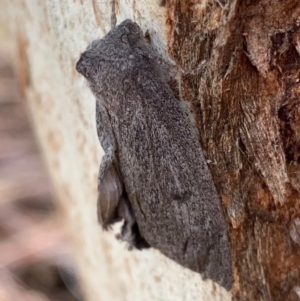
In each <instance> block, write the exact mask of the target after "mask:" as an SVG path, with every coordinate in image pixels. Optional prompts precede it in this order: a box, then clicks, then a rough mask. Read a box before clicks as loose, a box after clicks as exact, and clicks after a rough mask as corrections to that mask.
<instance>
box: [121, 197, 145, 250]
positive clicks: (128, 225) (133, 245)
mask: <svg viewBox="0 0 300 301" xmlns="http://www.w3.org/2000/svg"><path fill="white" fill-rule="evenodd" d="M118 211H119V213H118V215H119V216H120V217H121V218H122V219H124V224H123V226H122V230H121V233H120V234H118V235H117V238H118V239H120V240H122V241H125V242H126V243H127V244H128V249H129V250H132V249H139V250H140V249H144V248H149V247H150V246H149V244H148V243H147V242H146V240H145V239H144V238H143V237H142V236H141V234H140V231H139V228H138V224H137V222H136V219H135V216H134V212H133V210H132V207H131V204H130V203H129V201H128V199H127V197H125V196H123V197H122V199H121V201H120V203H119V206H118Z"/></svg>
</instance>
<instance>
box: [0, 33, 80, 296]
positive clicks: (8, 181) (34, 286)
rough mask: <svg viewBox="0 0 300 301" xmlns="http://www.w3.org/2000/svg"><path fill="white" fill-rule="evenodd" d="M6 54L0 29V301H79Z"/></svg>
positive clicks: (23, 103)
mask: <svg viewBox="0 0 300 301" xmlns="http://www.w3.org/2000/svg"><path fill="white" fill-rule="evenodd" d="M12 50H13V48H12V45H11V44H10V41H9V39H8V38H7V36H6V35H5V33H4V32H2V31H1V28H0V301H8V300H9V301H11V300H16V301H18V300H25V301H48V300H53V301H60V300H61V301H62V300H64V301H73V300H74V301H75V300H82V297H81V296H80V292H79V288H78V284H77V281H76V277H75V269H74V265H73V262H72V260H71V253H70V248H69V245H68V241H67V237H66V234H65V231H64V226H63V224H62V221H61V220H60V218H59V215H58V214H57V212H56V206H55V203H56V202H55V198H54V195H53V194H52V191H51V183H50V181H49V178H48V176H47V173H46V168H45V166H44V163H43V160H42V157H41V153H40V151H39V147H38V144H37V141H36V140H35V137H34V133H33V131H32V128H31V125H30V120H29V117H28V116H29V114H27V111H26V101H25V100H24V99H22V97H21V95H20V94H19V92H18V90H19V89H18V80H17V76H16V74H15V72H14V67H13V52H12Z"/></svg>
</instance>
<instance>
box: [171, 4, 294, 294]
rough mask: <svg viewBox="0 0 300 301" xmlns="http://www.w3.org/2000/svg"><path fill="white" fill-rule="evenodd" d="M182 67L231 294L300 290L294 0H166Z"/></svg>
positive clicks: (176, 55)
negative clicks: (226, 250)
mask: <svg viewBox="0 0 300 301" xmlns="http://www.w3.org/2000/svg"><path fill="white" fill-rule="evenodd" d="M167 12H168V17H167V22H168V33H169V36H168V41H169V43H168V46H169V53H170V55H171V56H172V57H173V58H174V60H175V62H176V63H177V64H179V65H180V66H183V67H186V68H188V69H195V68H197V66H198V65H199V63H200V62H202V61H203V60H205V64H204V66H202V69H201V71H200V72H199V74H197V75H194V76H190V75H189V76H184V77H183V79H182V90H183V97H184V98H185V99H188V100H189V101H190V102H191V103H192V104H193V112H194V114H195V116H196V119H197V122H198V127H199V130H200V134H201V141H202V145H203V147H204V149H205V150H206V153H207V159H208V160H209V161H210V162H211V164H210V168H211V171H212V173H213V176H214V180H215V183H216V185H217V188H218V191H219V194H220V196H221V198H222V200H223V205H224V209H225V212H226V213H227V218H228V223H229V224H230V225H231V230H230V232H231V233H230V238H231V244H232V256H233V259H234V274H235V285H234V289H233V295H234V296H235V298H236V299H237V300H298V299H299V296H298V295H297V294H299V292H298V291H299V279H300V275H299V268H300V256H299V255H300V254H299V245H300V244H299V243H300V239H299V234H298V233H299V213H300V211H299V210H300V208H299V197H300V195H299V192H300V181H299V180H300V176H299V163H300V156H299V155H300V135H299V133H300V107H299V103H300V102H299V96H300V89H299V88H300V85H299V67H300V56H299V54H300V44H299V43H300V42H299V41H300V27H299V26H300V2H299V1H297V0H284V1H279V0H278V1H274V0H261V1H250V0H245V1H217V0H216V1H209V0H208V1H176V0H171V1H170V2H168V3H167Z"/></svg>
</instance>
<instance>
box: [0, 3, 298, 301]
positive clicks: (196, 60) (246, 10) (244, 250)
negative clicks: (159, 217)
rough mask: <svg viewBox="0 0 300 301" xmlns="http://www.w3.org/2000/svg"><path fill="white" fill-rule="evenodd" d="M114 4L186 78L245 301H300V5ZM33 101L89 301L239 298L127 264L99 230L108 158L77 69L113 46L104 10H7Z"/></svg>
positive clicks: (154, 266) (129, 256) (172, 269)
mask: <svg viewBox="0 0 300 301" xmlns="http://www.w3.org/2000/svg"><path fill="white" fill-rule="evenodd" d="M149 2H150V1H146V0H143V1H134V0H131V1H125V0H120V1H117V3H116V9H117V20H118V23H119V22H121V21H122V20H123V19H126V18H131V19H134V20H135V21H136V22H137V23H139V24H140V25H141V27H142V28H143V30H144V31H145V32H146V31H148V34H149V36H150V38H151V42H152V43H153V45H154V47H155V48H156V49H157V51H159V52H160V53H161V54H162V55H163V56H164V57H165V58H166V59H169V60H172V61H173V62H174V64H176V65H178V66H180V67H181V68H183V69H185V70H192V71H193V72H185V73H183V74H181V78H180V86H181V89H180V90H181V96H182V97H183V98H184V99H185V100H187V101H189V102H190V103H191V109H192V113H193V114H194V116H195V120H196V122H197V126H198V129H199V133H200V139H201V143H202V146H203V149H204V150H205V153H206V158H207V160H208V162H209V168H210V170H211V172H212V175H213V178H214V182H215V184H216V187H217V190H218V193H219V196H220V198H221V200H222V205H223V208H224V213H225V216H226V218H227V221H228V225H229V236H230V241H231V249H232V258H233V270H234V286H233V289H232V292H231V293H232V296H233V297H234V299H235V300H259V301H267V300H268V301H269V300H274V301H275V300H288V301H290V300H298V299H299V296H300V284H299V280H300V273H299V272H300V256H299V255H300V254H299V246H300V234H299V233H300V207H299V200H300V173H299V164H300V134H299V133H300V109H299V103H300V101H299V99H300V98H299V95H300V80H299V66H300V17H299V16H300V2H299V1H298V0H243V1H242V0H239V1H238V0H230V1H229V0H198V1H185V0H168V1H160V2H159V1H157V2H155V1H152V2H151V3H149ZM4 3H5V7H4V10H2V12H1V13H2V14H3V18H2V19H3V20H5V24H6V25H7V26H8V27H9V28H10V30H11V33H12V35H13V37H14V39H15V41H16V49H17V54H18V55H17V57H18V71H19V75H20V84H21V89H22V91H23V94H24V96H26V98H27V100H28V105H29V108H30V110H31V113H32V117H33V121H34V124H35V128H36V132H37V135H38V137H39V140H40V143H41V146H42V148H43V150H44V154H45V157H46V161H47V163H48V167H49V170H50V173H51V176H52V179H53V182H54V186H55V188H56V192H57V194H58V196H59V198H60V203H59V206H60V208H61V212H62V216H63V217H64V219H65V221H66V225H67V227H68V228H69V229H70V234H71V237H72V240H73V243H74V250H75V254H76V259H77V262H78V265H79V268H80V272H81V273H80V275H81V280H82V287H83V289H84V292H85V294H86V296H87V300H105V301H107V300H116V301H117V300H127V299H128V300H164V301H167V300H172V301H176V300H194V299H195V300H229V299H230V298H231V294H230V293H228V292H226V291H225V290H224V289H222V288H221V287H219V286H218V285H216V284H212V282H210V281H202V280H201V277H200V276H199V275H198V274H196V273H193V272H191V271H188V270H186V269H184V268H182V267H180V266H178V265H177V264H175V263H173V262H172V261H170V260H168V259H167V258H165V257H164V256H162V255H161V254H159V252H157V251H155V250H149V251H143V252H138V251H134V252H129V251H127V250H126V249H125V247H124V246H123V245H120V243H119V242H116V241H115V239H114V237H113V235H112V233H108V234H106V233H103V232H102V231H101V229H100V228H99V226H97V221H96V182H97V181H96V178H97V172H98V166H99V162H100V158H101V156H100V154H101V150H100V146H99V143H98V139H97V136H96V126H95V118H94V115H95V113H94V107H95V100H94V97H93V96H92V95H91V93H90V92H89V90H88V89H87V87H85V86H84V84H83V79H82V78H81V77H80V76H79V75H77V74H76V72H75V69H74V66H75V63H76V61H77V59H78V58H79V55H80V52H82V51H83V50H84V49H85V48H86V46H87V45H88V44H89V43H90V42H91V41H92V40H94V39H95V38H97V37H99V36H103V35H104V34H105V33H107V32H108V30H109V26H110V12H111V9H110V3H109V1H108V0H106V1H101V2H100V1H96V0H90V1H82V0H80V1H71V0H62V1H53V0H52V1H50V0H46V1H38V0H31V1H29V0H27V1H26V0H4Z"/></svg>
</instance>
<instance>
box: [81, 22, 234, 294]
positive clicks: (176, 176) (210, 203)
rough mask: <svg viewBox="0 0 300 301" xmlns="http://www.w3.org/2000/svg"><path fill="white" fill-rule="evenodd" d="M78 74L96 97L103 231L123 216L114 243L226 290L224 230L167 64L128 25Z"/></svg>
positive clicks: (94, 49) (95, 49) (86, 57)
mask: <svg viewBox="0 0 300 301" xmlns="http://www.w3.org/2000/svg"><path fill="white" fill-rule="evenodd" d="M76 69H77V71H78V72H80V73H81V74H82V75H84V76H85V77H86V78H87V80H88V82H89V85H90V88H91V90H92V91H93V93H94V95H95V96H96V99H97V106H96V108H97V126H98V135H99V138H100V142H101V145H102V147H103V149H104V151H105V156H104V157H103V160H102V163H101V166H100V171H99V183H98V188H99V196H98V217H99V221H100V223H101V224H102V226H103V228H104V229H107V228H108V227H109V225H111V224H113V223H114V222H116V221H118V220H120V219H124V220H125V222H124V226H123V228H122V232H121V234H120V235H119V238H120V239H122V240H124V241H127V242H128V244H129V245H130V247H135V248H138V249H142V248H145V247H148V246H151V247H154V248H157V249H158V250H160V251H161V252H162V253H163V254H165V255H166V256H168V257H169V258H171V259H173V260H175V261H176V262H178V263H179V264H181V265H183V266H185V267H188V268H190V269H191V270H193V271H196V272H199V273H201V274H202V275H203V277H204V278H206V277H208V278H210V279H212V280H214V281H216V282H218V283H219V284H221V285H222V286H224V287H225V288H226V289H230V288H231V285H232V270H231V254H230V248H229V244H228V238H227V225H226V223H225V220H224V217H223V213H222V208H221V206H220V201H219V198H218V195H217V193H216V189H215V186H214V183H213V182H212V179H211V176H210V172H209V170H208V167H207V165H206V162H205V158H204V156H203V154H202V150H201V146H200V144H199V141H198V138H197V137H196V136H195V134H194V131H193V129H192V125H191V122H190V120H189V118H188V115H187V113H186V112H184V110H183V109H182V106H181V105H180V102H179V100H177V99H176V98H175V97H174V95H173V92H172V90H171V89H170V87H169V85H168V83H167V81H168V77H167V76H166V75H167V74H168V65H167V64H164V63H163V61H162V59H161V58H159V57H158V55H157V54H156V53H155V51H154V50H153V49H152V47H151V46H150V45H149V44H148V42H147V41H146V39H145V38H144V36H143V33H142V31H141V29H140V27H139V26H138V25H137V24H136V23H134V22H132V21H130V20H126V21H124V22H122V23H121V24H120V25H119V26H117V27H116V28H114V29H113V30H111V31H110V32H109V33H108V34H107V35H106V36H105V37H104V38H102V39H99V40H95V41H94V42H92V43H91V45H89V47H88V48H87V50H86V51H85V52H84V53H83V54H82V55H81V58H80V60H79V61H78V62H77V65H76Z"/></svg>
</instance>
